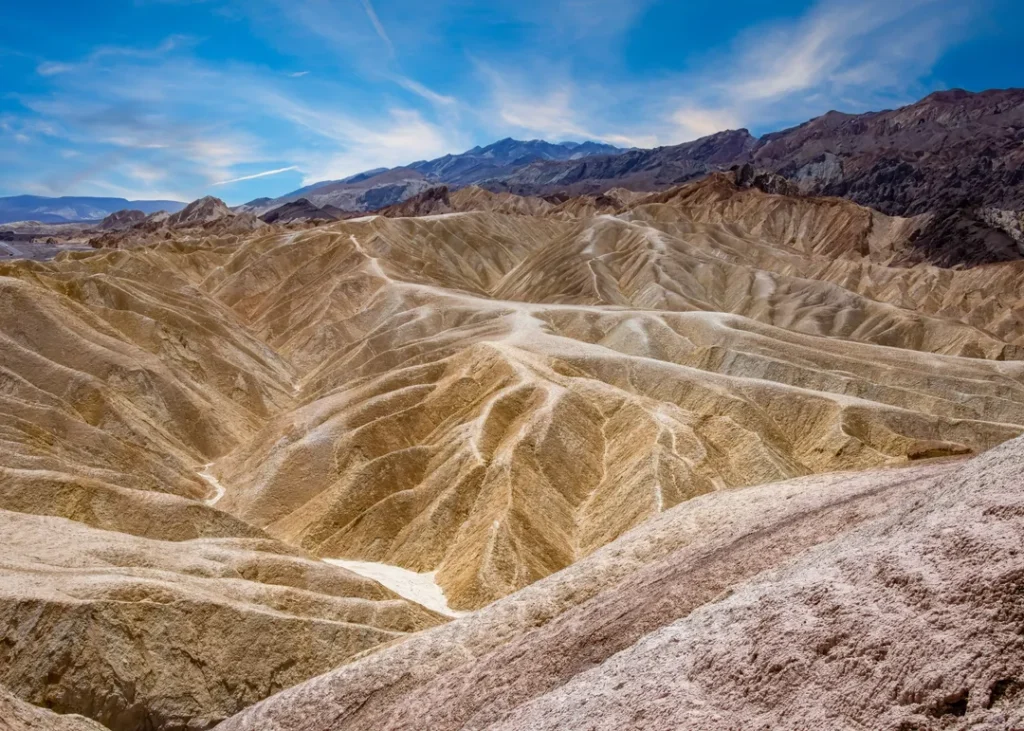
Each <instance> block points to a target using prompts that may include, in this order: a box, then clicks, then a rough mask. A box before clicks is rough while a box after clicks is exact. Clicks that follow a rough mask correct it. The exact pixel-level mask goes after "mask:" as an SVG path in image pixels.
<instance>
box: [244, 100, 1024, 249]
mask: <svg viewBox="0 0 1024 731" xmlns="http://www.w3.org/2000/svg"><path fill="white" fill-rule="evenodd" d="M743 165H750V166H752V167H753V168H754V169H755V170H760V171H768V172H773V173H777V174H779V175H782V176H783V177H785V178H787V179H789V180H791V181H792V182H794V183H795V184H796V186H797V190H799V192H801V193H806V194H813V195H827V196H837V197H843V198H847V199H849V200H853V201H855V202H857V203H860V204H862V205H866V206H870V207H872V208H875V209H876V210H880V211H882V212H884V213H887V214H889V215H901V216H912V215H918V214H928V215H930V216H931V220H930V222H929V225H928V226H927V227H925V228H924V229H923V230H922V232H921V233H920V237H921V246H920V249H921V250H922V251H928V250H930V254H929V259H930V260H933V261H939V262H942V263H945V264H963V263H966V264H982V263H988V262H993V261H1010V260H1014V259H1018V258H1020V257H1021V256H1024V213H1022V211H1024V90H1022V89H1005V90H992V91H986V92H981V93H976V94H975V93H970V92H967V91H963V90H952V91H943V92H937V93H935V94H932V95H930V96H928V97H926V98H924V99H922V100H921V101H919V102H917V103H915V104H911V105H909V106H906V107H902V108H900V109H896V110H891V111H883V112H870V113H866V114H845V113H841V112H836V111H832V112H828V113H827V114H824V115H822V116H821V117H817V118H815V119H812V120H810V121H808V122H806V123H804V124H801V125H799V126H796V127H793V128H790V129H787V130H782V131H780V132H773V133H770V134H766V135H764V136H762V137H760V138H756V137H754V136H753V135H751V134H750V133H749V132H748V131H747V130H745V129H739V130H728V131H724V132H719V133H716V134H713V135H710V136H707V137H704V138H701V139H698V140H695V141H693V142H686V143H683V144H680V145H672V146H668V147H660V148H656V149H651V150H641V149H633V150H619V149H617V148H614V147H611V146H608V145H601V144H597V143H592V142H590V143H583V144H576V143H564V144H560V145H558V144H551V143H547V142H543V141H539V140H533V141H530V142H519V141H516V140H512V139H506V140H502V141H500V142H497V143H494V144H493V145H489V146H487V147H475V148H473V149H472V150H468V151H467V152H465V153H462V154H460V155H446V156H444V157H442V158H438V159H436V160H430V161H419V162H415V163H412V164H410V165H408V166H405V167H400V168H393V169H390V170H381V169H376V170H370V171H367V172H365V173H361V174H359V175H356V176H352V177H350V178H347V179H345V180H340V181H325V182H322V183H316V184H314V185H311V186H307V187H306V188H302V189H300V190H298V191H294V192H293V193H290V194H288V195H286V196H283V197H281V198H276V199H258V200H256V201H252V202H250V203H249V204H246V205H245V206H242V207H241V210H249V211H253V212H256V213H258V214H263V213H266V212H268V211H271V210H273V209H274V208H277V207H280V206H281V205H282V204H284V203H287V202H292V201H296V200H298V199H300V198H305V199H307V200H308V201H309V202H310V203H312V204H313V205H314V206H316V207H322V206H327V205H329V206H332V207H334V208H337V209H341V210H344V211H348V212H351V213H360V212H368V211H373V210H377V209H380V208H383V207H386V206H391V205H394V204H396V203H401V202H402V201H404V200H407V199H409V198H412V197H413V196H416V195H418V194H420V193H422V192H423V191H425V190H427V189H429V188H431V187H433V186H436V185H446V186H449V187H450V188H459V187H464V186H467V185H477V186H481V187H483V188H486V189H488V190H492V191H504V192H511V193H515V194H519V195H526V196H551V195H570V196H571V195H576V194H581V193H586V194H597V193H601V192H603V191H605V190H608V189H611V188H626V189H631V190H638V191H655V190H663V189H665V188H668V187H671V186H674V185H679V184H680V183H684V182H688V181H691V180H695V179H697V178H699V177H702V176H704V175H707V174H709V173H711V172H715V171H725V170H729V169H731V168H734V167H738V166H743Z"/></svg>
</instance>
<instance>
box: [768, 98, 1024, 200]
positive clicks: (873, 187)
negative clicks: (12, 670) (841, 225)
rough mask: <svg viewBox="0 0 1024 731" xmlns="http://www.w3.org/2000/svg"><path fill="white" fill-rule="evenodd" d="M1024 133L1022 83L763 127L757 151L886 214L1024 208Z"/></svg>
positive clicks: (819, 188)
mask: <svg viewBox="0 0 1024 731" xmlns="http://www.w3.org/2000/svg"><path fill="white" fill-rule="evenodd" d="M1022 140H1024V90H1021V89H1008V90H1000V91H987V92H982V93H980V94H971V93H969V92H965V91H961V90H954V91H944V92H937V93H935V94H932V95H931V96H929V97H926V98H925V99H923V100H921V101H920V102H917V103H916V104H911V105H910V106H907V107H902V108H900V109H897V110H894V111H888V112H877V113H870V114H861V115H851V114H840V113H839V112H830V113H829V114H826V115H824V116H822V117H818V118H817V119H814V120H811V121H810V122H807V123H806V124H803V125H801V126H799V127H796V128H794V129H792V130H786V131H784V132H777V133H773V134H770V135H766V136H765V137H764V138H763V139H762V140H761V142H760V144H759V145H758V147H757V148H756V149H755V150H754V152H753V154H752V158H753V161H754V163H755V164H756V165H759V166H761V167H766V168H770V169H773V170H776V171H778V172H780V173H782V174H783V175H786V176H787V177H791V178H795V179H797V180H798V181H799V182H800V184H801V186H802V187H803V188H804V189H806V190H809V191H811V192H814V193H822V194H825V195H840V196H843V197H846V198H850V199H851V200H854V201H856V202H858V203H861V204H863V205H868V206H871V207H873V208H876V209H878V210H881V211H883V212H886V213H890V214H897V215H908V214H909V215H914V214H918V213H927V212H930V211H935V210H944V209H948V208H950V207H958V206H960V205H962V204H964V203H968V202H969V203H971V204H972V205H975V206H977V205H985V206H992V207H998V208H1006V209H1013V210H1021V209H1022V208H1024V187H1022V186H1024V177H1021V173H1020V171H1021V168H1022V166H1024V151H1022V150H1024V148H1022V146H1021V142H1022ZM808 166H810V167H808Z"/></svg>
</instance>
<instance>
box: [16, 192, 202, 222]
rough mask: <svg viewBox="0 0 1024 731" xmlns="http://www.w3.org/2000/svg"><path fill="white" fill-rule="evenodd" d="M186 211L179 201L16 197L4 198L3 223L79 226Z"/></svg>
mask: <svg viewBox="0 0 1024 731" xmlns="http://www.w3.org/2000/svg"><path fill="white" fill-rule="evenodd" d="M184 207H185V204H184V203H181V202H179V201H161V200H139V201H130V200H126V199H125V198H92V197H88V196H65V197H61V198H47V197H45V196H38V195H16V196H9V197H6V198H0V223H11V222H14V221H39V222H40V223H79V222H83V221H84V222H91V221H101V220H103V219H104V218H106V217H107V216H109V215H110V214H111V213H116V212H117V211H122V210H126V209H132V210H139V211H142V212H143V213H146V214H149V213H156V212H157V211H167V212H168V213H176V212H177V211H180V210H181V209H182V208H184Z"/></svg>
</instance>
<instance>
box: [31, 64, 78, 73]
mask: <svg viewBox="0 0 1024 731" xmlns="http://www.w3.org/2000/svg"><path fill="white" fill-rule="evenodd" d="M74 70H75V66H74V65H72V64H69V63H58V62H56V61H46V62H44V63H41V64H39V66H37V67H36V73H38V74H39V75H40V76H56V75H57V74H66V73H68V72H70V71H74Z"/></svg>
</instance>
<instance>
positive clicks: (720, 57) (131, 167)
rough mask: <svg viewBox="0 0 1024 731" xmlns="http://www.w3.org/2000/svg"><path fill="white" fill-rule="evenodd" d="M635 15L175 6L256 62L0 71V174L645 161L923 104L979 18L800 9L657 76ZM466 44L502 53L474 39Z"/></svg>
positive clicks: (326, 4)
mask: <svg viewBox="0 0 1024 731" xmlns="http://www.w3.org/2000/svg"><path fill="white" fill-rule="evenodd" d="M994 1H995V0H978V2H979V3H986V2H994ZM139 2H142V0H139ZM360 3H361V7H360ZM655 5H657V3H656V1H655V0H635V1H634V2H623V1H622V0H519V1H517V2H514V3H513V2H509V3H467V2H466V0H432V2H430V3H422V2H421V0H389V3H388V4H387V5H386V6H385V5H384V4H383V3H381V2H377V1H376V0H347V2H344V3H343V2H339V1H338V0H253V1H252V2H246V3H242V2H240V0H217V1H216V2H209V3H207V4H206V5H205V6H204V5H202V4H199V3H197V4H194V5H188V6H185V5H183V6H182V12H185V8H186V7H189V8H193V9H194V10H195V12H196V13H204V12H216V10H217V8H224V7H230V8H232V9H233V13H234V15H233V20H232V21H231V22H233V23H234V22H237V23H238V24H239V26H238V27H239V32H240V33H241V32H243V29H244V28H245V27H249V28H250V29H251V30H252V32H253V34H254V38H253V39H250V42H252V43H258V42H263V44H264V45H270V46H271V48H272V51H273V53H271V54H265V55H263V56H256V57H254V59H253V60H252V61H251V62H249V63H243V62H241V61H226V60H223V59H224V54H223V53H219V52H218V53H205V52H202V51H206V50H207V46H206V45H205V44H207V43H209V44H214V43H216V42H217V41H216V39H207V40H205V41H199V40H196V39H193V38H190V37H187V36H169V37H167V38H166V39H164V40H163V41H161V42H159V43H156V44H155V45H153V44H150V45H140V46H139V47H132V46H122V45H110V44H102V45H97V46H96V47H95V48H93V49H92V50H91V51H89V52H87V53H83V54H81V55H80V56H71V57H66V56H63V55H62V54H60V53H58V52H54V53H53V54H52V55H51V56H47V57H39V56H37V55H33V54H27V55H26V54H21V53H20V52H19V55H18V56H17V57H15V56H9V57H6V61H7V62H8V63H11V64H19V65H20V66H22V67H24V71H23V73H24V75H25V76H26V77H27V83H25V84H24V85H23V86H22V87H21V88H15V89H13V90H10V91H8V93H7V95H6V96H5V97H4V98H5V99H7V100H9V101H10V104H9V105H8V106H7V107H4V106H0V110H2V118H0V162H2V163H3V165H2V166H0V167H3V168H5V170H6V171H7V172H0V176H2V178H6V179H7V180H15V179H16V180H18V181H19V184H21V182H23V181H26V180H32V181H34V189H37V190H38V189H43V188H45V189H47V190H49V191H50V192H51V194H56V193H71V192H75V193H87V192H88V190H90V189H92V188H93V187H95V188H96V189H102V190H106V191H114V190H120V191H123V192H133V194H132V197H152V196H155V195H156V194H161V195H163V194H168V193H172V192H177V193H178V194H179V195H184V196H191V197H198V195H200V194H202V193H203V192H205V191H207V190H208V189H209V188H210V187H211V186H226V185H229V184H234V183H244V182H246V181H251V180H257V179H263V178H271V177H272V176H274V175H279V174H280V173H283V172H285V171H293V170H294V171H297V172H300V173H301V174H302V177H303V179H304V180H305V181H306V182H314V181H318V180H323V179H337V178H342V177H346V176H347V175H351V174H353V173H357V172H360V171H363V170H366V169H369V168H377V167H382V166H388V167H390V166H397V165H402V164H408V163H410V162H412V161H414V160H417V159H423V158H430V157H436V156H440V155H443V154H446V153H449V152H459V151H462V150H465V149H467V148H469V147H472V146H473V145H475V144H483V143H487V142H489V141H492V140H493V139H496V138H498V137H503V136H507V135H512V136H515V137H527V138H532V137H542V138H547V139H552V140H562V139H577V140H583V139H593V140H599V141H604V142H608V143H611V144H616V145H620V146H640V147H649V146H654V145H658V144H675V143H678V142H682V141H685V140H688V139H693V138H696V137H700V136H704V135H707V134H711V133H713V132H716V131H719V130H721V129H725V128H736V127H740V126H747V127H751V128H753V129H754V130H755V132H759V131H767V130H768V129H771V128H777V127H779V126H782V125H786V124H790V123H794V122H799V121H803V120H805V119H807V118H808V117H811V116H814V115H816V114H820V113H822V112H824V111H826V110H827V109H829V108H832V107H834V108H840V109H845V110H850V111H862V110H866V109H868V108H880V107H883V106H892V105H895V104H898V103H902V102H906V101H909V100H910V99H912V98H915V97H918V96H920V95H922V94H923V93H924V92H925V91H928V90H931V89H930V88H929V86H928V85H929V84H931V85H934V81H933V80H931V79H930V76H929V75H930V73H931V70H932V68H933V67H934V65H935V63H936V61H937V59H939V58H940V57H941V56H942V54H943V53H944V52H945V51H946V50H947V49H948V48H949V47H950V45H951V44H952V43H954V42H956V40H957V39H958V38H959V37H961V35H962V34H963V33H965V32H968V30H969V29H970V28H971V27H972V26H973V25H976V23H972V22H971V20H972V18H974V17H975V14H977V13H980V12H983V11H982V10H979V7H980V6H979V5H978V4H977V3H974V2H972V3H963V2H962V1H961V0H860V1H859V2H857V3H849V2H840V0H819V1H818V2H817V3H816V4H814V5H812V6H811V7H810V8H809V9H807V10H806V12H804V13H803V14H802V15H800V16H795V17H791V18H789V19H788V20H780V21H778V22H773V23H770V24H767V25H760V26H756V27H747V28H746V29H745V30H742V31H740V32H738V34H737V35H736V36H735V38H734V39H732V41H731V42H727V43H724V44H721V45H720V46H719V47H718V48H714V49H708V50H707V52H706V55H704V56H702V57H696V56H693V55H692V53H693V52H692V50H691V49H682V50H680V51H679V55H680V57H682V56H683V55H684V51H685V55H686V59H685V63H684V61H683V60H682V59H681V60H680V62H679V63H678V64H676V65H675V68H676V70H675V71H667V70H666V71H664V72H662V73H660V74H657V75H654V74H648V75H646V76H638V75H637V74H635V73H633V72H631V71H630V69H629V62H630V60H629V58H628V53H627V50H626V49H627V45H628V41H629V40H630V38H631V35H630V34H631V32H632V31H633V30H635V29H636V28H637V27H638V25H639V24H641V23H643V22H644V21H645V17H647V15H646V14H647V13H648V11H649V10H651V9H652V8H654V7H655ZM378 10H380V11H382V12H383V13H384V15H383V21H386V24H385V22H383V21H382V18H381V16H380V15H379V14H378V12H377V11H378ZM360 11H362V13H363V14H365V16H366V19H367V20H366V21H365V22H364V21H363V20H362V17H361V16H360ZM353 13H354V14H355V16H354V17H355V20H354V21H353ZM244 24H248V26H246V25H244ZM466 28H472V29H473V32H472V33H469V32H467V31H466ZM482 29H483V30H486V29H490V30H491V31H493V32H494V37H497V38H498V40H499V41H500V40H501V39H502V38H504V39H505V40H506V41H508V42H506V43H504V44H502V43H500V42H497V43H492V42H490V41H491V40H492V37H488V35H487V33H485V32H482ZM503 34H505V35H503ZM257 39H258V40H257ZM509 39H512V40H511V41H509ZM382 44H383V45H382ZM54 48H56V46H54ZM232 48H233V50H234V48H235V47H234V46H233V47H232ZM217 50H218V51H219V50H221V49H217ZM265 50H266V49H263V51H265ZM267 58H270V59H272V61H267V60H266V59H267ZM424 59H426V60H428V61H429V62H430V63H424ZM275 64H276V66H275ZM293 69H298V70H293ZM5 71H6V68H5ZM297 79H302V82H301V83H298V82H296V81H295V80H297ZM5 142H6V144H4V143H5ZM252 170H257V171H263V172H256V173H251V172H250V171H252ZM2 178H0V182H2ZM286 180H287V178H279V179H277V180H273V181H270V180H268V181H267V183H266V185H268V186H272V185H275V184H277V185H283V184H284V182H285V181H286ZM230 190H231V191H232V192H233V191H235V190H240V191H245V190H250V188H249V187H248V186H245V185H240V186H239V187H238V188H232V189H230Z"/></svg>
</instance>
